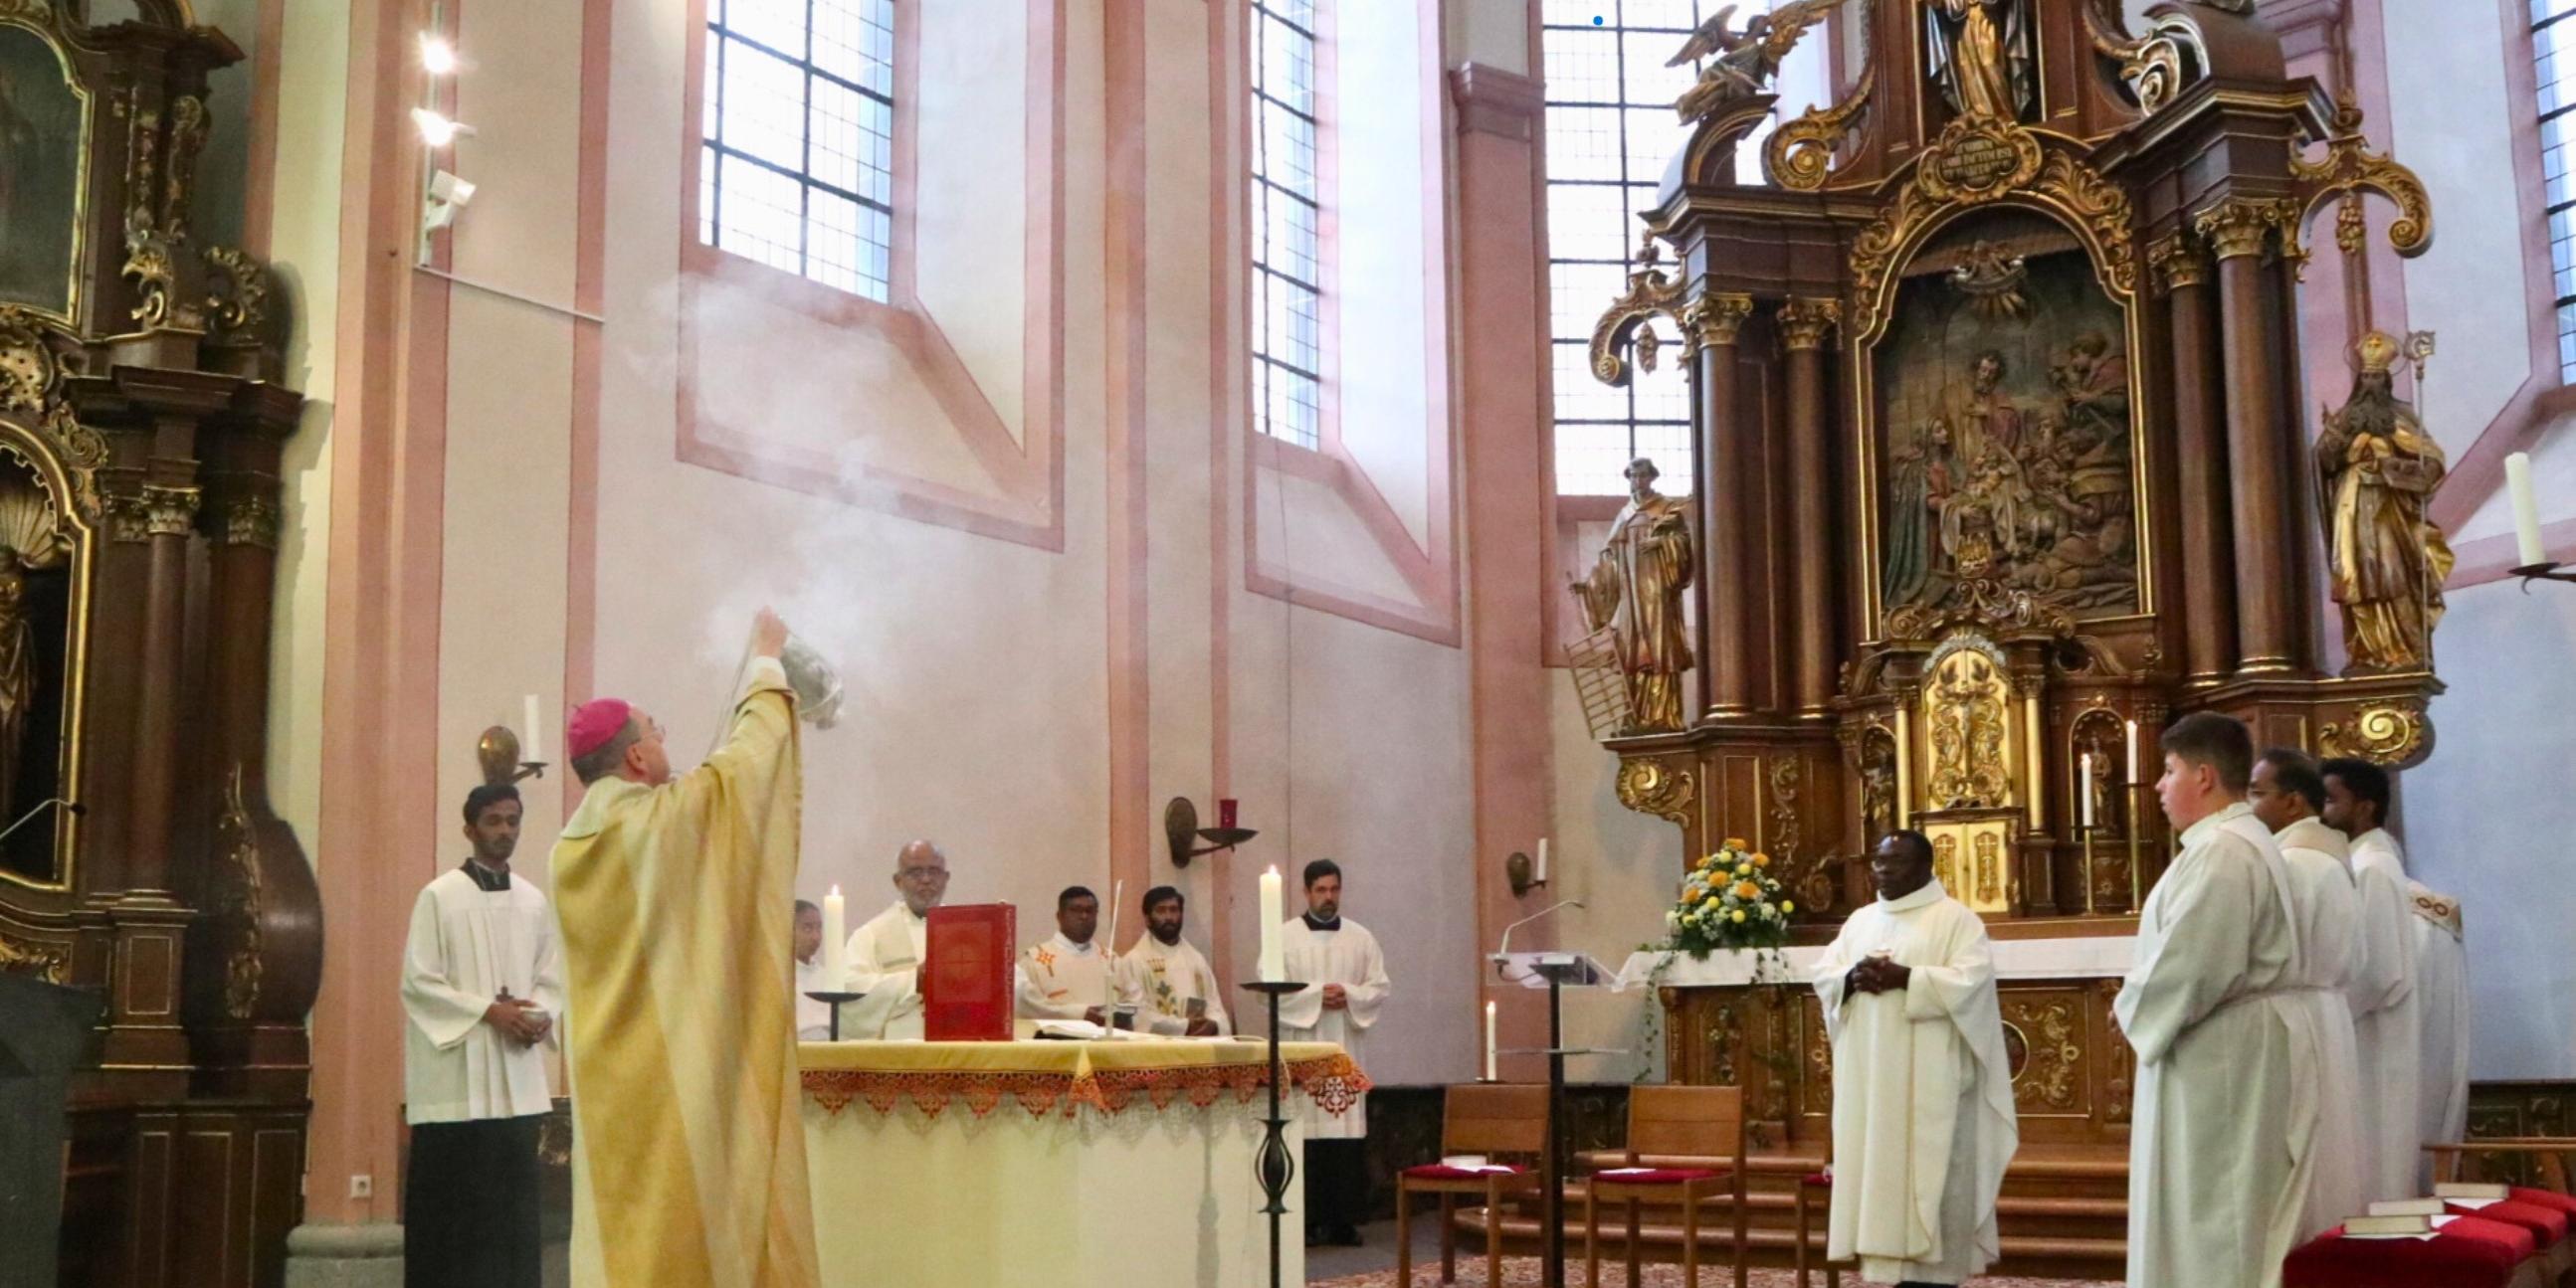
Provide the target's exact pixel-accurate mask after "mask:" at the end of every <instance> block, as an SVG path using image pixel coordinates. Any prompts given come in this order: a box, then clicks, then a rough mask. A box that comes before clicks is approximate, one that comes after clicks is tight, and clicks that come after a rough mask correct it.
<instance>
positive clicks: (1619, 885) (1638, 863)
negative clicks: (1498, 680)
mask: <svg viewBox="0 0 2576 1288" xmlns="http://www.w3.org/2000/svg"><path fill="white" fill-rule="evenodd" d="M1547 682H1548V708H1549V715H1550V726H1549V727H1550V730H1551V732H1552V735H1553V737H1554V740H1555V752H1554V755H1553V756H1552V757H1551V758H1550V759H1551V761H1552V762H1553V763H1554V765H1555V767H1556V834H1555V836H1554V837H1553V838H1552V844H1551V846H1550V849H1551V854H1550V856H1549V860H1548V866H1549V882H1550V885H1549V890H1548V894H1549V898H1548V899H1547V903H1554V902H1555V901H1556V900H1558V899H1580V900H1583V902H1584V903H1585V905H1586V906H1585V907H1582V908H1569V909H1566V910H1565V911H1563V912H1560V913H1558V914H1556V923H1555V924H1556V927H1557V936H1556V937H1557V941H1558V943H1559V944H1561V945H1562V946H1564V947H1567V948H1575V949H1580V950H1582V951H1584V952H1587V953H1590V954H1592V955H1593V956H1595V957H1597V958H1600V959H1601V962H1602V964H1603V965H1605V966H1608V967H1610V968H1611V969H1612V970H1617V969H1618V968H1619V965H1620V963H1622V962H1624V961H1626V960H1627V958H1628V954H1630V953H1632V952H1635V951H1636V950H1637V948H1638V946H1639V945H1640V944H1643V943H1647V942H1651V941H1658V940H1661V939H1662V938H1663V937H1664V911H1665V909H1667V908H1670V907H1671V906H1672V903H1673V896H1674V893H1675V890H1676V888H1677V887H1678V885H1679V884H1680V881H1681V853H1682V838H1681V829H1680V828H1678V827H1675V826H1674V825H1673V824H1671V823H1667V822H1665V821H1664V820H1662V819H1659V818H1652V817H1649V816H1647V815H1644V814H1640V813H1638V812H1636V811H1635V810H1632V809H1629V808H1628V807H1627V806H1625V805H1622V804H1620V803H1619V791H1618V769H1619V758H1618V757H1617V756H1615V755H1612V754H1611V753H1610V752H1609V751H1607V750H1605V749H1603V747H1602V746H1601V744H1600V743H1598V742H1595V741H1593V738H1592V731H1591V730H1590V729H1589V728H1588V727H1587V726H1586V725H1585V724H1584V722H1583V704H1582V702H1581V701H1580V700H1579V699H1578V698H1576V697H1575V694H1574V681H1573V680H1572V678H1571V677H1570V676H1569V674H1568V673H1567V672H1565V671H1563V670H1559V669H1553V668H1551V669H1550V670H1549V671H1548V673H1547ZM1533 906H1534V907H1545V906H1546V904H1545V903H1536V902H1533ZM1567 998H1568V1000H1567V1002H1566V1006H1565V1024H1566V1036H1567V1040H1568V1042H1569V1043H1570V1044H1572V1045H1576V1046H1588V1047H1607V1048H1612V1049H1623V1050H1626V1051H1628V1052H1629V1053H1630V1054H1628V1055H1625V1056H1613V1057H1602V1058H1598V1059H1593V1060H1588V1061H1585V1062H1584V1067H1582V1068H1580V1069H1569V1070H1568V1071H1567V1075H1568V1076H1569V1077H1579V1078H1581V1079H1582V1080H1584V1081H1590V1082H1626V1081H1630V1080H1632V1079H1635V1078H1637V1077H1639V1076H1640V1075H1643V1076H1644V1077H1646V1078H1647V1079H1648V1080H1650V1081H1661V1080H1662V1079H1663V1076H1664V1060H1663V1049H1662V1047H1661V1045H1660V1044H1650V1043H1649V1042H1648V1041H1647V1038H1648V1033H1647V1029H1646V1020H1647V1019H1648V1008H1649V1007H1650V1006H1652V1005H1653V998H1652V994H1650V993H1648V992H1647V991H1645V990H1637V991H1634V992H1627V993H1612V992H1608V991H1606V990H1597V991H1596V990H1587V991H1581V992H1576V993H1571V994H1568V995H1567Z"/></svg>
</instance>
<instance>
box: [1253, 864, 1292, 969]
mask: <svg viewBox="0 0 2576 1288" xmlns="http://www.w3.org/2000/svg"><path fill="white" fill-rule="evenodd" d="M1287 919H1288V918H1287V914H1286V913H1285V912H1283V911H1282V910H1281V907H1280V903H1279V869H1277V868H1272V869H1270V870H1269V871H1267V872H1264V873H1262V874H1261V963H1260V966H1259V969H1258V970H1257V972H1256V973H1257V974H1258V975H1259V976H1260V978H1261V982H1263V983H1265V984H1275V983H1277V982H1279V981H1281V980H1283V979H1286V978H1287V977H1288V963H1287V957H1286V951H1285V950H1284V949H1283V948H1281V946H1280V944H1279V923H1280V922H1282V921H1285V920H1287Z"/></svg>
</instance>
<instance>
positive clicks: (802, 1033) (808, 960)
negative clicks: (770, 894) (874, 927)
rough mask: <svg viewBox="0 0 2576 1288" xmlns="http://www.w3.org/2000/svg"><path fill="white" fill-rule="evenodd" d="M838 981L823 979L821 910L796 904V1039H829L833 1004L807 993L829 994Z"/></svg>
mask: <svg viewBox="0 0 2576 1288" xmlns="http://www.w3.org/2000/svg"><path fill="white" fill-rule="evenodd" d="M840 986H841V981H839V980H837V979H834V980H826V979H824V978H823V910H822V909H820V908H817V907H815V906H814V905H813V904H812V903H810V902H807V901H806V900H803V899H799V900H797V901H796V1040H797V1041H799V1042H828V1041H830V1040H831V1037H832V1004H831V1003H829V1002H817V1001H815V1000H814V999H813V998H811V997H807V996H806V994H808V993H830V992H837V991H838V990H839V989H840Z"/></svg>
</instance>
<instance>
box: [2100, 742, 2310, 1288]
mask: <svg viewBox="0 0 2576 1288" xmlns="http://www.w3.org/2000/svg"><path fill="white" fill-rule="evenodd" d="M2163 745H2164V753H2165V756H2164V759H2165V770H2164V777H2163V778H2161V779H2159V780H2158V781H2157V783H2156V790H2157V793H2158V795H2159V796H2160V797H2161V799H2162V800H2163V802H2164V809H2165V817H2167V818H2169V819H2172V820H2173V822H2174V823H2175V825H2177V826H2179V827H2181V828H2183V834H2182V844H2183V851H2182V856H2181V857H2180V858H2177V859H2175V860H2174V863H2173V866H2172V867H2171V868H2169V869H2167V870H2166V872H2165V874H2164V876H2163V877H2162V878H2160V879H2159V880H2158V881H2157V882H2156V888H2155V893H2153V894H2151V895H2149V896H2148V897H2147V906H2146V907H2145V908H2144V909H2143V910H2142V911H2141V913H2140V915H2139V918H2138V940H2137V947H2136V954H2137V955H2136V959H2135V964H2134V965H2132V966H2131V967H2130V969H2129V977H2128V979H2127V981H2126V982H2125V983H2124V984H2123V986H2122V987H2121V989H2120V996H2119V998H2118V999H2117V1000H2116V1001H2115V1002H2113V1003H2112V1014H2113V1016H2114V1017H2115V1018H2117V1019H2118V1021H2119V1023H2120V1029H2121V1031H2122V1032H2123V1033H2125V1034H2126V1035H2127V1036H2128V1039H2129V1047H2130V1049H2131V1050H2133V1051H2134V1052H2136V1053H2137V1060H2138V1088H2137V1105H2136V1109H2135V1112H2134V1113H2133V1115H2132V1121H2131V1125H2130V1129H2129V1273H2128V1282H2129V1283H2132V1284H2137V1285H2140V1286H2141V1288H2146V1286H2147V1285H2155V1286H2156V1288H2169V1286H2170V1288H2180V1286H2182V1285H2189V1286H2190V1288H2273V1286H2274V1285H2278V1284H2279V1283H2280V1282H2281V1260H2282V1258H2284V1257H2286V1256H2288V1255H2289V1253H2290V1249H2291V1247H2292V1246H2293V1245H2294V1244H2295V1243H2296V1242H2297V1239H2298V1232H2299V1222H2300V1220H2301V1217H2302V1210H2303V1209H2304V1207H2305V1206H2306V1202H2307V1194H2308V1170H2309V1168H2310V1167H2312V1166H2313V1165H2314V1163H2315V1161H2316V1160H2315V1157H2314V1154H2315V1150H2314V1143H2315V1142H2314V1138H2315V1135H2316V1125H2317V1085H2316V1073H2317V1049H2318V1038H2317V1035H2316V1025H2315V1022H2314V1021H2315V1012H2314V1011H2313V1010H2311V1009H2309V1008H2308V1007H2307V1006H2306V1005H2305V1004H2303V1003H2301V1002H2299V1001H2298V1000H2297V994H2298V990H2300V989H2303V988H2304V987H2305V983H2304V981H2305V978H2306V976H2305V968H2304V966H2303V965H2302V964H2301V962H2300V952H2299V922H2298V912H2297V910H2296V909H2295V908H2293V907H2292V906H2291V902H2290V876H2289V869H2288V865H2287V864H2286V863H2284V862H2283V861H2282V858H2281V851H2280V848H2279V847H2278V846H2277V845H2275V844H2274V843H2273V840H2272V833H2271V832H2270V831H2269V830H2268V829H2266V828H2265V827H2264V826H2263V824H2262V822H2261V821H2260V820H2258V819H2256V818H2255V817H2254V811H2253V809H2252V808H2251V807H2249V806H2248V805H2246V803H2245V791H2246V788H2247V786H2248V785H2249V780H2250V779H2251V777H2252V774H2253V768H2254V746H2253V740H2252V739H2251V738H2249V737H2248V736H2247V735H2246V732H2245V726H2244V725H2241V724H2239V723H2237V722H2236V721H2234V720H2231V719H2228V718H2227V717H2225V716H2221V715H2216V714H2213V713H2210V712H2198V713H2195V714H2192V715H2188V716H2184V717H2183V718H2182V719H2180V720H2177V721H2175V722H2174V723H2173V725H2172V727H2170V728H2168V729H2166V730H2165V732H2164V738H2163Z"/></svg>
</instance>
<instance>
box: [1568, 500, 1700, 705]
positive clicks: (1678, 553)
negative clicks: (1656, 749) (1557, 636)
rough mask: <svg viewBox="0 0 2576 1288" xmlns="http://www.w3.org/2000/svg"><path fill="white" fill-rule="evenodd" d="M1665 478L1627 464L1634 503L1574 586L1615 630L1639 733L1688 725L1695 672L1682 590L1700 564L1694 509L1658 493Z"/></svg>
mask: <svg viewBox="0 0 2576 1288" xmlns="http://www.w3.org/2000/svg"><path fill="white" fill-rule="evenodd" d="M1658 473H1659V472H1658V471H1657V470H1656V469H1655V463H1654V462H1653V461H1650V460H1647V459H1646V458H1644V457H1642V456H1641V457H1638V458H1637V459H1636V460H1634V461H1631V462H1629V463H1628V470H1627V474H1628V504H1626V505H1625V506H1622V507H1620V510H1619V517H1618V518H1617V520H1615V521H1614V522H1612V524H1611V525H1610V539H1609V541H1608V542H1606V543H1605V544H1604V545H1603V546H1602V548H1601V557H1600V559H1599V560H1598V561H1596V562H1595V563H1594V564H1593V566H1592V575H1591V576H1589V577H1586V578H1584V579H1582V580H1580V581H1577V582H1575V583H1574V597H1575V598H1576V599H1578V600H1580V601H1582V604H1583V612H1584V617H1585V620H1586V621H1588V622H1589V623H1590V625H1591V628H1592V629H1593V630H1596V631H1598V630H1604V629H1606V630H1608V631H1610V632H1611V635H1612V639H1613V642H1614V643H1615V645H1616V647H1617V649H1618V654H1619V674H1620V675H1621V676H1622V677H1624V678H1625V679H1626V681H1627V686H1628V714H1629V720H1630V725H1629V730H1630V732H1634V733H1663V732H1671V731H1675V730H1679V729H1680V728H1681V727H1682V673H1683V672H1684V671H1688V670H1689V669H1691V647H1690V638H1689V636H1687V635H1686V634H1684V633H1683V630H1682V592H1683V591H1685V590H1687V589H1689V588H1690V584H1691V578H1692V575H1693V574H1692V570H1693V569H1694V568H1695V567H1697V566H1698V559H1697V556H1696V554H1695V553H1694V551H1693V549H1692V542H1691V531H1690V520H1689V506H1688V505H1687V504H1685V503H1684V502H1681V501H1677V500H1675V499H1673V498H1671V497H1668V496H1665V495H1664V494H1662V493H1660V492H1657V491H1656V490H1655V479H1656V478H1657V477H1658Z"/></svg>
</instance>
